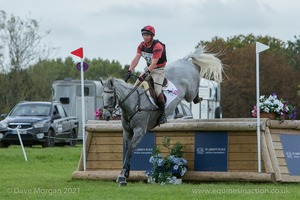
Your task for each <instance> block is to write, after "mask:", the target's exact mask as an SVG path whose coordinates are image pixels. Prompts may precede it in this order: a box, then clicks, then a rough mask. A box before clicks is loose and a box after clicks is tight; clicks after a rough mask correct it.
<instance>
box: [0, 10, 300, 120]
mask: <svg viewBox="0 0 300 200" xmlns="http://www.w3.org/2000/svg"><path fill="white" fill-rule="evenodd" d="M38 25H39V23H38V22H37V21H36V20H33V19H25V20H24V19H20V18H18V17H15V16H13V15H10V16H9V15H8V14H6V13H5V12H4V11H0V40H1V41H2V42H1V43H0V67H1V71H0V83H1V86H2V87H0V93H1V96H0V113H4V112H8V111H9V110H10V109H11V108H12V107H13V106H14V105H15V104H16V103H18V102H19V101H24V100H29V101H31V100H46V101H49V100H51V97H52V83H53V82H54V81H55V80H62V79H65V78H67V77H68V78H72V79H80V72H79V71H78V70H77V69H76V67H75V66H76V64H77V63H76V62H75V61H74V60H73V59H72V58H71V57H67V58H58V59H49V56H47V53H46V52H51V50H53V49H55V48H54V47H43V48H41V47H40V45H39V44H40V43H41V41H42V39H43V38H44V37H46V35H47V34H49V33H50V31H48V32H46V33H40V31H39V26H38ZM22 26H25V27H26V28H24V27H22ZM16 32H18V34H17V33H16ZM24 35H26V38H24V37H25V36H24ZM11 40H12V41H11ZM25 41H26V42H25ZM30 41H31V42H30ZM257 41H259V42H261V43H263V44H266V45H268V46H270V49H269V50H267V51H265V52H263V53H261V54H260V94H261V95H267V96H269V95H270V94H273V93H277V95H278V97H279V98H283V99H285V100H288V101H289V102H290V104H292V105H294V106H296V107H297V108H300V102H299V96H298V94H297V93H298V90H299V87H298V85H299V83H298V82H299V81H298V80H299V79H298V77H299V75H300V71H299V70H300V54H299V53H300V52H299V51H300V39H299V38H298V37H297V36H295V37H294V41H287V42H285V41H282V40H280V39H277V38H274V37H271V36H255V35H253V34H248V35H237V36H233V37H230V38H226V39H224V38H220V37H214V38H212V39H211V40H210V41H200V42H199V44H201V45H206V46H207V47H208V48H209V49H210V51H211V52H213V53H215V54H217V55H218V57H219V58H220V59H221V60H222V62H223V63H224V66H225V73H226V76H225V78H224V81H223V82H222V83H221V106H222V113H223V117H225V118H235V117H243V118H244V117H245V118H247V117H251V110H252V109H253V106H254V105H255V104H256V67H255V66H256V54H255V42H257ZM24 43H25V44H24ZM10 44H14V45H10ZM166 45H167V44H166ZM197 45H198V44H197ZM25 49H26V51H24V50H25ZM5 52H9V54H8V55H5ZM31 55H35V56H34V57H31ZM48 55H49V54H48ZM4 58H8V59H6V60H5V59H4ZM36 58H38V59H36ZM85 62H87V63H88V64H89V69H88V70H87V71H86V72H85V74H84V76H85V79H88V80H100V79H106V78H108V77H110V76H111V77H117V78H123V77H124V74H125V73H126V71H127V69H128V67H129V66H128V65H125V66H122V65H121V64H120V63H119V62H118V61H116V60H112V61H110V60H106V59H101V58H93V59H88V58H86V59H85ZM136 73H137V72H136ZM298 116H300V114H298ZM298 116H297V119H299V118H300V117H298Z"/></svg>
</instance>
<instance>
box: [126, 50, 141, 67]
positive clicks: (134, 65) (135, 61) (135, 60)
mask: <svg viewBox="0 0 300 200" xmlns="http://www.w3.org/2000/svg"><path fill="white" fill-rule="evenodd" d="M141 56H142V54H140V53H137V54H136V55H135V57H134V59H133V60H132V62H131V64H130V67H129V70H130V71H132V70H134V68H135V67H136V66H137V64H138V63H139V60H140V58H141Z"/></svg>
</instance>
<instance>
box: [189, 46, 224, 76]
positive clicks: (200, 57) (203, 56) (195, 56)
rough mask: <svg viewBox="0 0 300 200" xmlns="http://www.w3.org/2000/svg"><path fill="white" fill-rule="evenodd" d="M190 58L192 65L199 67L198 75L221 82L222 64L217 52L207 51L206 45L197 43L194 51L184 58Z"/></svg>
mask: <svg viewBox="0 0 300 200" xmlns="http://www.w3.org/2000/svg"><path fill="white" fill-rule="evenodd" d="M190 58H191V59H192V62H193V64H194V65H196V66H198V67H200V77H201V78H205V79H214V80H215V81H217V82H222V73H223V64H222V62H221V60H220V59H219V58H218V57H217V54H213V53H207V49H206V46H201V45H199V46H198V47H197V48H196V49H195V51H194V52H192V53H189V54H188V55H186V56H185V57H184V59H186V60H188V59H190Z"/></svg>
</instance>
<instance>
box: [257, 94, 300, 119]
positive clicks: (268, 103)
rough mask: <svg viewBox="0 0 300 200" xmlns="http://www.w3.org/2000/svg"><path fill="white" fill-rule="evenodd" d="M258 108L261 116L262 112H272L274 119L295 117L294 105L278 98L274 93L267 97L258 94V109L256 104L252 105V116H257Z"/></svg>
mask: <svg viewBox="0 0 300 200" xmlns="http://www.w3.org/2000/svg"><path fill="white" fill-rule="evenodd" d="M258 110H259V112H260V113H261V117H262V116H263V113H269V114H271V113H273V114H274V119H275V118H277V119H280V120H285V119H296V107H294V106H292V105H291V104H289V102H288V101H286V100H283V99H279V98H278V96H277V94H276V93H273V94H272V95H270V96H269V97H268V98H267V97H266V96H265V95H262V96H260V98H259V109H257V106H254V107H253V110H252V111H251V115H252V117H256V116H257V112H258Z"/></svg>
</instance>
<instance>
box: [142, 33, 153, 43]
mask: <svg viewBox="0 0 300 200" xmlns="http://www.w3.org/2000/svg"><path fill="white" fill-rule="evenodd" d="M143 39H144V42H146V43H150V42H151V41H152V39H153V36H152V35H149V34H143Z"/></svg>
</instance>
